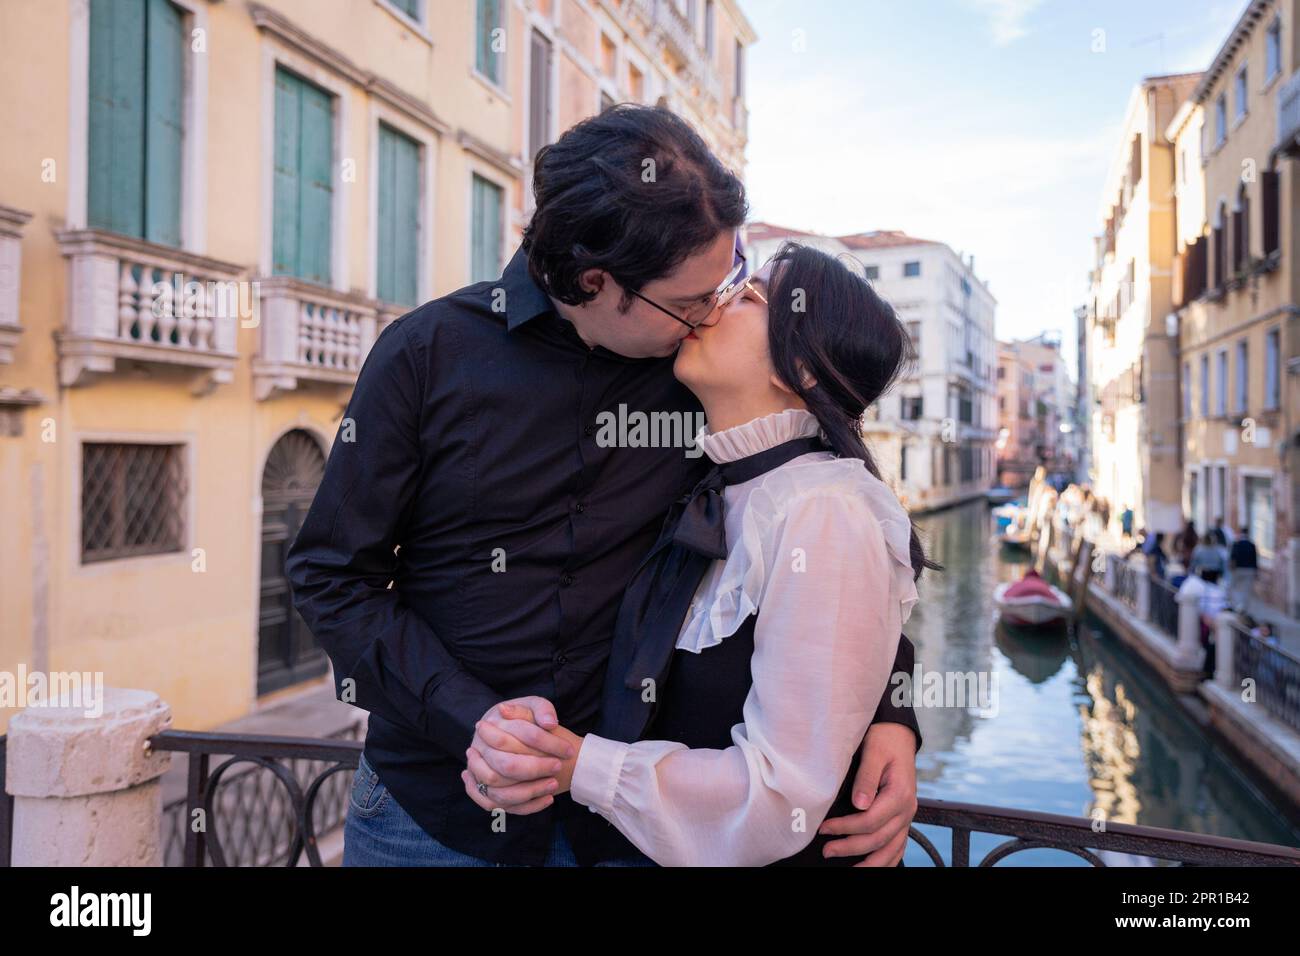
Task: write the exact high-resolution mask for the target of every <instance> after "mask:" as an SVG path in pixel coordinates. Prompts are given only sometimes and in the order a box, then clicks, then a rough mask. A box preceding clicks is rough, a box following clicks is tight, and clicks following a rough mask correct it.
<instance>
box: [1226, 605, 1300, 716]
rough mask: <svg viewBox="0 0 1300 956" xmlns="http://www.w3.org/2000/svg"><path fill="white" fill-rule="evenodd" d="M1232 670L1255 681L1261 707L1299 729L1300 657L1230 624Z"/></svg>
mask: <svg viewBox="0 0 1300 956" xmlns="http://www.w3.org/2000/svg"><path fill="white" fill-rule="evenodd" d="M1232 629H1233V632H1234V634H1233V641H1232V672H1233V675H1234V677H1235V678H1236V680H1237V681H1241V680H1243V679H1244V678H1247V677H1250V678H1253V679H1254V681H1255V693H1256V699H1257V700H1258V701H1259V703H1260V704H1262V705H1263V707H1264V710H1266V711H1267V712H1268V713H1270V714H1271V715H1273V716H1274V717H1276V718H1277V719H1278V720H1280V721H1282V723H1284V724H1286V725H1287V726H1288V727H1290V728H1291V729H1292V730H1296V731H1300V658H1297V657H1296V656H1295V655H1294V654H1291V653H1290V652H1288V651H1287V650H1285V649H1284V648H1282V647H1279V646H1277V645H1273V644H1267V643H1265V642H1264V641H1262V640H1260V639H1259V638H1258V637H1254V636H1253V635H1251V633H1250V632H1249V631H1247V630H1245V629H1243V628H1241V627H1239V626H1238V625H1236V624H1234V625H1232Z"/></svg>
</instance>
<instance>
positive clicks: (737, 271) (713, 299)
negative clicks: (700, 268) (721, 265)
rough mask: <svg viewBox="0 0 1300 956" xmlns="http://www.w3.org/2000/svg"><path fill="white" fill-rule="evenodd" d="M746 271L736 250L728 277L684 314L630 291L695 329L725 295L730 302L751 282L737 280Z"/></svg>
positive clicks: (740, 253) (742, 255)
mask: <svg viewBox="0 0 1300 956" xmlns="http://www.w3.org/2000/svg"><path fill="white" fill-rule="evenodd" d="M744 271H745V256H744V254H743V253H742V252H740V250H736V264H735V265H734V266H732V267H731V271H730V272H729V273H727V277H726V278H725V279H723V280H722V284H721V285H720V286H718V287H717V289H715V290H714V291H713V294H712V295H710V296H709V297H708V298H707V299H702V300H701V301H700V302H698V303H696V304H695V305H692V306H691V307H690V308H689V309H687V310H686V313H685V314H684V315H678V314H677V313H676V312H673V311H672V310H671V309H665V308H664V307H663V306H662V305H660V304H659V303H658V302H656V301H655V300H654V299H650V298H647V297H646V296H643V295H642V294H641V293H640V292H634V291H633V290H631V289H629V290H628V291H629V292H631V293H632V294H633V295H634V296H636V297H637V298H638V299H640V300H641V301H642V302H648V303H649V304H650V305H653V306H654V307H655V308H656V309H658V310H659V311H660V312H662V313H664V314H665V315H668V316H671V317H672V318H674V319H676V320H677V321H678V322H680V323H681V324H682V325H684V326H686V327H687V328H688V329H695V328H698V327H699V325H700V324H701V323H702V322H703V321H704V320H705V319H707V318H708V317H709V315H710V314H711V313H712V312H713V310H714V309H715V308H717V307H718V305H719V304H721V303H722V300H723V296H728V298H727V300H726V301H727V302H730V301H731V298H733V297H734V296H735V295H736V290H738V289H742V288H744V287H746V286H747V285H748V284H749V280H748V279H745V280H744V281H743V282H738V281H737V280H738V279H739V278H740V276H741V274H742V273H743V272H744ZM763 301H764V302H766V301H767V299H763Z"/></svg>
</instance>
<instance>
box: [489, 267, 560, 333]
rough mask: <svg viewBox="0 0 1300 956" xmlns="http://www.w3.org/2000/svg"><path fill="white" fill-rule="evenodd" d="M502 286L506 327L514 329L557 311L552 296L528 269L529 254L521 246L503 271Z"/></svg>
mask: <svg viewBox="0 0 1300 956" xmlns="http://www.w3.org/2000/svg"><path fill="white" fill-rule="evenodd" d="M501 288H502V289H504V290H505V294H506V328H508V329H510V330H511V331H514V330H515V329H517V328H518V327H519V326H521V325H523V324H524V323H525V322H527V321H529V320H530V319H535V318H537V316H539V315H542V314H543V313H545V312H553V311H555V306H554V305H552V304H551V299H550V296H548V295H547V294H546V292H545V290H543V289H542V287H541V286H539V285H538V284H537V283H536V282H535V281H534V280H533V277H532V275H531V274H530V273H529V271H528V254H527V253H526V252H524V247H523V246H520V247H519V248H518V249H516V250H515V254H514V255H513V256H511V257H510V261H509V262H508V263H507V264H506V268H505V271H504V272H502V273H501Z"/></svg>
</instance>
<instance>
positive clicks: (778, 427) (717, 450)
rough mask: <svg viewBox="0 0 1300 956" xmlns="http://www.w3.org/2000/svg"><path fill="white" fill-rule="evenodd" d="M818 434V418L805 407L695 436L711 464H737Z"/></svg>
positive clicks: (704, 431)
mask: <svg viewBox="0 0 1300 956" xmlns="http://www.w3.org/2000/svg"><path fill="white" fill-rule="evenodd" d="M820 431H821V423H820V422H819V421H818V420H817V416H816V415H814V414H813V413H812V412H810V411H808V410H807V409H804V408H787V409H785V410H784V411H780V412H773V413H772V414H770V415H763V416H761V417H759V418H754V419H751V420H750V421H747V422H745V423H744V424H742V425H733V426H732V427H731V428H724V429H723V430H722V431H720V432H715V431H713V430H712V429H711V428H709V426H708V425H705V426H704V427H703V428H701V429H700V431H699V433H698V434H697V435H696V438H695V441H696V443H697V444H698V445H699V446H700V448H702V449H703V450H704V453H705V454H706V455H708V456H709V458H711V459H712V460H713V461H714V462H716V463H718V464H722V463H723V462H728V461H737V460H739V459H741V458H747V457H749V456H750V455H757V454H758V453H759V452H761V451H766V450H767V449H769V448H774V447H776V446H777V445H780V444H781V443H783V442H787V441H790V440H791V439H792V438H804V437H810V436H813V435H816V434H817V433H818V432H820Z"/></svg>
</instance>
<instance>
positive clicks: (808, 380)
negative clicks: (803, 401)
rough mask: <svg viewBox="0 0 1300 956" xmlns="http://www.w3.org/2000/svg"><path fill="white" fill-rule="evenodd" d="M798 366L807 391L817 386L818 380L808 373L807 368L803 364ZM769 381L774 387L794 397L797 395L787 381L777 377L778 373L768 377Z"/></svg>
mask: <svg viewBox="0 0 1300 956" xmlns="http://www.w3.org/2000/svg"><path fill="white" fill-rule="evenodd" d="M798 366H799V377H800V381H801V383H802V385H803V387H804V388H805V389H809V388H812V387H813V386H814V385H816V384H817V379H815V378H813V376H812V373H811V372H809V371H808V369H807V367H805V366H804V364H803V362H799V363H798ZM768 381H770V382H771V383H772V384H773V385H775V386H776V387H777V388H779V389H780V390H781V391H783V392H786V393H788V394H790V395H793V394H794V393H795V392H794V389H792V388H791V387H790V386H789V385H787V384H786V383H785V380H784V379H782V378H781V376H779V375H777V374H776V372H773V373H772V374H771V375H769V376H768Z"/></svg>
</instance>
